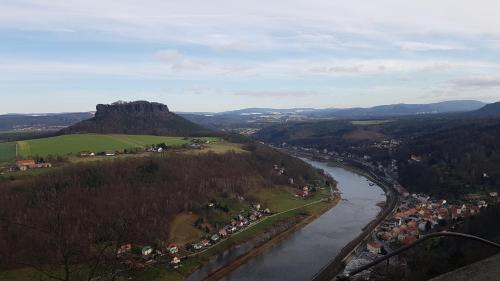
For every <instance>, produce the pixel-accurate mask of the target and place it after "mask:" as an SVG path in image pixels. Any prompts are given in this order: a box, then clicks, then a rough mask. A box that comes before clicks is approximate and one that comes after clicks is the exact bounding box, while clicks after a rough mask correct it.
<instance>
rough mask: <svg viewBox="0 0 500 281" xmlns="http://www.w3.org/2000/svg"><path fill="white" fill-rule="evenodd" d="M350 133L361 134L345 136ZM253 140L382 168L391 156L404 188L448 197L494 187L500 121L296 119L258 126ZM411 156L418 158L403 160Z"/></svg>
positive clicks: (498, 182)
mask: <svg viewBox="0 0 500 281" xmlns="http://www.w3.org/2000/svg"><path fill="white" fill-rule="evenodd" d="M353 132H356V133H358V134H360V133H361V135H362V134H364V135H366V136H367V137H366V138H364V139H363V138H357V139H352V138H349V136H350V135H351V134H353ZM372 132H373V133H375V134H377V135H382V136H384V139H385V140H390V139H396V140H398V141H401V145H400V146H398V147H397V148H395V149H391V150H388V149H386V148H380V147H377V146H375V145H374V143H376V142H380V141H379V140H375V139H372V138H370V137H369V136H370V134H371V133H372ZM256 138H258V139H260V140H263V141H266V142H270V143H274V144H281V143H284V142H285V143H287V144H289V145H295V146H304V147H311V148H317V149H320V150H322V149H325V148H326V149H327V150H328V151H335V152H337V153H349V154H353V155H357V156H360V157H363V156H364V155H369V156H370V161H372V162H376V163H381V164H382V165H384V166H386V167H388V166H389V165H390V164H391V160H392V159H395V160H397V162H398V166H399V178H400V181H401V182H402V184H403V185H404V186H405V187H406V188H408V189H409V190H410V191H414V192H425V193H429V194H433V195H436V196H454V195H460V194H463V193H466V192H471V191H477V190H497V191H498V189H499V186H500V165H499V164H498V163H500V161H499V160H500V119H494V118H492V119H476V118H463V116H459V115H439V116H426V117H418V118H417V117H414V118H398V119H392V120H390V122H385V123H382V124H373V125H354V124H353V123H352V122H350V121H348V120H329V121H321V122H302V123H292V124H284V125H277V126H270V127H268V128H265V129H262V130H261V131H260V132H259V133H258V134H257V135H256ZM412 155H415V156H417V157H419V158H421V161H419V162H418V161H409V159H410V158H411V156H412Z"/></svg>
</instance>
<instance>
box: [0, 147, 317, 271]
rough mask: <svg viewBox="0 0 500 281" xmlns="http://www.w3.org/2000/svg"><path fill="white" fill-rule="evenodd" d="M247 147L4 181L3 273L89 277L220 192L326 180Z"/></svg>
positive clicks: (295, 162)
mask: <svg viewBox="0 0 500 281" xmlns="http://www.w3.org/2000/svg"><path fill="white" fill-rule="evenodd" d="M245 149H246V150H247V151H248V152H245V153H226V154H213V153H207V154H201V155H185V154H175V153H172V154H166V155H164V156H162V157H144V158H128V159H122V160H115V161H102V162H96V163H87V164H75V165H70V166H67V167H64V168H61V169H58V170H54V171H53V172H51V173H49V174H44V175H40V176H38V177H34V178H29V179H26V180H15V181H11V182H4V183H2V186H1V188H2V193H1V194H0V206H2V208H1V209H0V268H1V269H3V270H6V269H13V268H19V267H32V268H36V269H37V270H39V271H40V272H44V273H45V274H46V275H47V277H51V276H52V277H53V278H52V277H51V278H52V280H75V279H74V278H75V276H76V275H78V274H82V272H84V273H85V276H86V277H89V279H88V280H90V278H92V276H94V277H95V276H96V274H97V272H100V273H101V274H103V271H104V273H105V272H113V271H114V270H115V269H116V267H117V266H118V264H117V263H118V261H117V258H116V254H115V253H116V249H117V247H118V246H119V245H121V244H122V243H156V244H161V243H166V242H167V241H165V239H166V237H167V234H168V229H169V221H170V220H171V219H172V218H173V216H175V215H176V214H178V213H179V212H183V211H191V212H197V211H199V210H201V208H202V207H203V206H204V205H206V204H207V202H209V201H210V200H211V199H213V197H214V196H216V195H217V196H235V195H244V196H245V198H248V199H249V200H252V196H251V195H252V192H256V191H259V190H262V189H268V188H273V187H274V186H276V185H284V184H288V179H289V177H293V178H294V179H295V185H297V186H301V185H302V184H304V183H306V182H311V181H316V180H321V179H323V177H322V175H321V172H320V171H318V170H316V169H314V168H312V167H311V166H309V165H308V164H306V163H304V162H303V161H301V160H299V159H296V158H293V157H290V156H287V155H285V154H282V153H280V152H277V151H275V150H273V149H270V148H268V147H266V146H263V145H259V144H246V145H245ZM274 164H279V165H282V166H284V167H286V169H287V174H286V176H283V175H281V176H280V175H278V174H276V173H275V172H274V171H273V165H274ZM49 268H52V269H53V268H56V269H57V270H56V272H58V274H54V273H53V272H54V270H49ZM54 275H56V276H54ZM85 279H86V280H87V278H85Z"/></svg>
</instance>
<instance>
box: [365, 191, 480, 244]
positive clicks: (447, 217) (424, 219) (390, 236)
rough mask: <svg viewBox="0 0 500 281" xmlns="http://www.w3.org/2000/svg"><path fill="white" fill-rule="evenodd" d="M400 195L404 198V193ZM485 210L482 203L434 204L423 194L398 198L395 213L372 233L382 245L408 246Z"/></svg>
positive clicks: (444, 201)
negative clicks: (433, 232)
mask: <svg viewBox="0 0 500 281" xmlns="http://www.w3.org/2000/svg"><path fill="white" fill-rule="evenodd" d="M402 193H403V194H405V195H407V192H405V191H402ZM486 206H487V203H486V202H485V201H484V200H480V201H478V202H477V203H476V204H470V203H467V204H464V203H455V204H450V203H448V202H447V200H434V199H431V198H430V197H429V196H426V195H424V194H411V195H407V196H402V197H401V203H400V204H399V206H398V208H397V209H396V211H395V212H394V213H393V214H392V215H390V216H388V217H387V219H386V220H385V221H384V222H382V223H381V224H380V225H379V226H378V227H377V229H376V230H375V231H376V238H378V239H379V241H380V242H382V243H395V242H397V243H400V244H411V243H413V242H415V241H416V240H417V239H418V238H419V235H421V234H424V233H427V232H430V231H433V230H434V229H435V228H437V227H439V228H440V229H442V228H443V227H446V226H450V225H453V224H451V223H449V222H454V221H458V220H462V219H464V218H467V217H470V216H475V215H477V214H479V212H480V209H481V208H485V207H486Z"/></svg>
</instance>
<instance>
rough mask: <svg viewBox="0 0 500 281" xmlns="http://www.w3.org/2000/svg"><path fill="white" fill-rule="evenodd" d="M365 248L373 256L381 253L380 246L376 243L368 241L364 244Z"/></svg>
mask: <svg viewBox="0 0 500 281" xmlns="http://www.w3.org/2000/svg"><path fill="white" fill-rule="evenodd" d="M366 248H367V249H368V251H369V252H370V253H373V254H377V255H378V254H381V253H382V244H380V243H379V242H377V241H370V242H368V243H367V244H366Z"/></svg>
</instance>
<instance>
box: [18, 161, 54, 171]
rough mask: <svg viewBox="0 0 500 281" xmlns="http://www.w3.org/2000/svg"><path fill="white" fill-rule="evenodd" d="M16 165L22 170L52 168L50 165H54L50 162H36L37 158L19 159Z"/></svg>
mask: <svg viewBox="0 0 500 281" xmlns="http://www.w3.org/2000/svg"><path fill="white" fill-rule="evenodd" d="M16 166H17V168H18V169H19V170H20V171H26V170H28V169H37V168H50V167H52V164H50V163H35V160H17V161H16Z"/></svg>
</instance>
